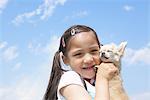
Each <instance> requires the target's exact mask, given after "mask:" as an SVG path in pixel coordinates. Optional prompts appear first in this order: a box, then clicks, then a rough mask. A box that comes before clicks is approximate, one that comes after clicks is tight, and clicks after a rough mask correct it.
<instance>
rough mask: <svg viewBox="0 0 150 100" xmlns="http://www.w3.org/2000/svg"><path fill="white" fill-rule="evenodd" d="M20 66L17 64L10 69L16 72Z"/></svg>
mask: <svg viewBox="0 0 150 100" xmlns="http://www.w3.org/2000/svg"><path fill="white" fill-rule="evenodd" d="M21 66H22V63H21V62H18V63H17V64H15V66H14V67H13V68H12V71H17V70H19V69H20V68H21Z"/></svg>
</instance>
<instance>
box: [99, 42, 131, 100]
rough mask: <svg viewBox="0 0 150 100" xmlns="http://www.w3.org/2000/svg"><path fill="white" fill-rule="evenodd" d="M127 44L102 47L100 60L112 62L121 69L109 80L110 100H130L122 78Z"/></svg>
mask: <svg viewBox="0 0 150 100" xmlns="http://www.w3.org/2000/svg"><path fill="white" fill-rule="evenodd" d="M126 45H127V42H122V43H121V44H120V45H119V46H116V45H115V44H114V43H112V44H107V45H104V46H101V49H100V59H101V61H102V62H112V63H114V65H115V66H116V67H117V68H118V69H119V72H118V73H116V75H115V76H114V77H113V78H112V79H111V80H109V91H110V100H129V98H128V96H127V94H126V93H125V90H124V88H123V84H122V78H121V58H122V56H123V54H124V51H125V47H126Z"/></svg>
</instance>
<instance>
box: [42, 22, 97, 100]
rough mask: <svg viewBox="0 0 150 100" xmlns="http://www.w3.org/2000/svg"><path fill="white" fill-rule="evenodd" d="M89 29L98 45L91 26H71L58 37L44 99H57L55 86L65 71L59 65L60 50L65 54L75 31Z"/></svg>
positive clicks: (86, 30)
mask: <svg viewBox="0 0 150 100" xmlns="http://www.w3.org/2000/svg"><path fill="white" fill-rule="evenodd" d="M89 31H92V32H93V33H94V34H95V36H96V40H97V42H98V45H99V47H100V43H99V40H98V36H97V34H96V32H95V31H94V30H93V29H92V28H90V27H88V26H85V25H74V26H71V27H70V28H69V29H67V30H66V31H65V32H64V34H63V35H62V37H61V39H60V45H59V50H58V51H57V52H56V53H55V56H54V58H53V65H52V71H51V75H50V80H49V83H48V87H47V90H46V93H45V95H44V100H57V88H58V84H59V80H60V78H61V75H62V74H63V72H64V71H65V70H63V69H62V68H61V65H60V52H62V53H63V55H64V56H66V55H67V48H68V43H69V42H70V41H69V40H70V39H71V37H72V36H73V35H75V34H77V33H81V32H89Z"/></svg>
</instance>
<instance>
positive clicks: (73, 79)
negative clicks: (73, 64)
mask: <svg viewBox="0 0 150 100" xmlns="http://www.w3.org/2000/svg"><path fill="white" fill-rule="evenodd" d="M61 83H62V84H64V83H65V84H80V85H83V84H82V80H81V77H80V75H79V74H78V73H76V72H75V71H67V72H64V73H63V74H62V76H61V79H60V84H61Z"/></svg>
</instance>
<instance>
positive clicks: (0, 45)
mask: <svg viewBox="0 0 150 100" xmlns="http://www.w3.org/2000/svg"><path fill="white" fill-rule="evenodd" d="M7 44H8V43H7V42H0V49H3V48H5V47H6V46H7Z"/></svg>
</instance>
